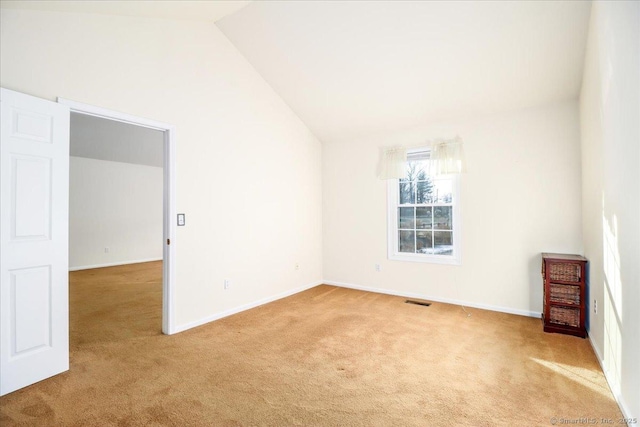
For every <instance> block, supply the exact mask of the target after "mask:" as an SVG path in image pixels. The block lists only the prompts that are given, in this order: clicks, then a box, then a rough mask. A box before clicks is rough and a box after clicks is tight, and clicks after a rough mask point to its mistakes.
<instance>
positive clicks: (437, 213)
mask: <svg viewBox="0 0 640 427" xmlns="http://www.w3.org/2000/svg"><path fill="white" fill-rule="evenodd" d="M452 210H453V208H452V207H451V206H436V207H434V208H433V228H435V229H436V230H451V216H452V215H451V213H452Z"/></svg>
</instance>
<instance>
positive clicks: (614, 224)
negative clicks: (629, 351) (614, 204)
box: [601, 196, 622, 394]
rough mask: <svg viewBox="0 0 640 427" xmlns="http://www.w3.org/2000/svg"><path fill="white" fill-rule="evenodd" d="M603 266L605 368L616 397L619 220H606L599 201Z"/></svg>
mask: <svg viewBox="0 0 640 427" xmlns="http://www.w3.org/2000/svg"><path fill="white" fill-rule="evenodd" d="M602 246H603V247H602V258H603V259H602V265H603V268H604V287H603V289H604V301H603V304H602V308H603V311H602V312H601V313H602V315H603V318H604V343H603V345H604V349H603V350H604V354H603V355H602V357H603V364H604V369H605V370H606V371H607V373H608V374H609V378H610V381H611V384H610V385H611V387H612V389H613V392H614V393H615V394H619V393H620V382H621V369H622V368H621V362H622V336H621V332H620V331H621V329H622V282H621V279H620V251H619V249H618V220H617V218H616V215H613V216H612V217H611V220H610V221H609V220H607V217H606V215H605V210H604V196H603V198H602Z"/></svg>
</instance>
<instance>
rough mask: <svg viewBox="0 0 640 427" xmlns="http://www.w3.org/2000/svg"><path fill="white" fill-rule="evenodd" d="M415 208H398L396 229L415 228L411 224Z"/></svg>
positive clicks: (412, 223)
mask: <svg viewBox="0 0 640 427" xmlns="http://www.w3.org/2000/svg"><path fill="white" fill-rule="evenodd" d="M415 209H416V208H398V210H399V211H400V212H398V228H403V229H407V228H415V226H414V222H413V211H414V210H415Z"/></svg>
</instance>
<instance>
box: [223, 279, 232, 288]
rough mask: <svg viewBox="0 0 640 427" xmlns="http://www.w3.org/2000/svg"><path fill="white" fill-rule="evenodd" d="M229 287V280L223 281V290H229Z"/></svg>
mask: <svg viewBox="0 0 640 427" xmlns="http://www.w3.org/2000/svg"><path fill="white" fill-rule="evenodd" d="M230 287H231V280H229V279H224V288H225V289H229V288H230Z"/></svg>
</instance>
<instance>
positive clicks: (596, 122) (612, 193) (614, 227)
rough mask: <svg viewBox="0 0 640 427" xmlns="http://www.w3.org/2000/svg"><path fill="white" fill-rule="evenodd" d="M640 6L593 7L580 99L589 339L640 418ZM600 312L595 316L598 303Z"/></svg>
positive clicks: (626, 408)
mask: <svg viewBox="0 0 640 427" xmlns="http://www.w3.org/2000/svg"><path fill="white" fill-rule="evenodd" d="M639 80H640V3H637V2H596V3H594V4H593V8H592V13H591V24H590V29H589V40H588V44H587V57H586V61H585V69H584V79H583V84H582V92H581V96H580V122H581V132H582V180H583V189H582V215H583V234H584V252H585V255H586V257H587V258H588V259H589V272H590V280H589V293H590V298H589V303H590V304H589V309H590V321H589V336H590V338H591V341H592V342H593V345H594V348H595V349H596V352H597V353H598V356H599V357H600V359H601V361H602V364H603V367H604V370H605V373H606V374H607V378H608V379H609V382H610V385H611V386H612V390H613V392H614V393H615V394H616V395H617V396H618V401H619V402H620V403H621V404H622V406H623V410H624V411H625V412H626V415H627V416H628V417H637V418H640V310H639V307H640V83H639ZM594 300H597V301H598V313H597V314H595V313H593V301H594Z"/></svg>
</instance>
